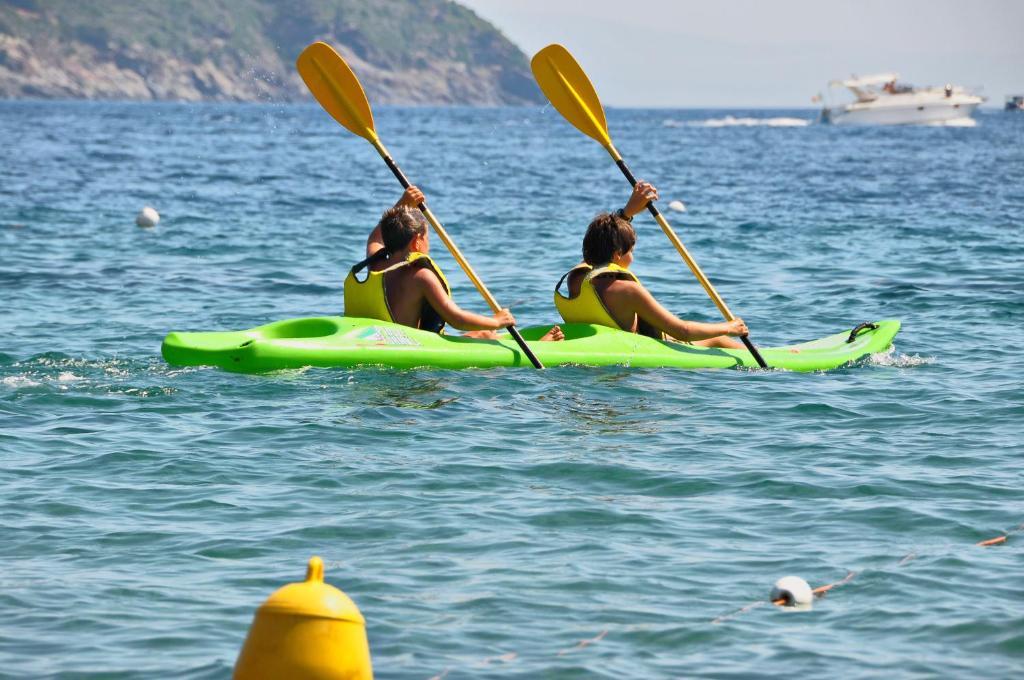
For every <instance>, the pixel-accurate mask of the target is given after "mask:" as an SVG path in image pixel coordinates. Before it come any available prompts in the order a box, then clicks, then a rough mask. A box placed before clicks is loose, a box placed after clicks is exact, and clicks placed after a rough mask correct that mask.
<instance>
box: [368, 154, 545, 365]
mask: <svg viewBox="0 0 1024 680" xmlns="http://www.w3.org/2000/svg"><path fill="white" fill-rule="evenodd" d="M370 143H371V144H373V148H375V149H376V150H377V153H379V154H380V157H381V158H383V159H384V162H385V163H386V164H387V166H388V169H389V170H391V174H393V175H394V176H395V178H396V179H398V181H399V183H401V185H402V187H403V188H404V189H408V188H409V187H410V186H412V183H411V182H410V181H409V178H408V177H406V176H405V173H404V172H402V169H401V168H399V167H398V163H395V159H394V158H392V157H391V154H390V153H388V150H387V149H386V148H384V145H383V144H382V143H381V142H380V140H379V139H372V140H370ZM417 207H418V208H419V209H420V212H422V213H423V215H424V217H426V218H427V221H428V222H430V226H432V227H433V228H434V231H435V232H436V233H437V235H438V237H439V238H440V239H441V241H442V242H443V243H444V244H445V246H446V247H447V248H448V250H449V251H450V252H451V254H452V257H454V258H455V261H456V262H458V263H459V266H460V267H462V270H463V271H464V272H466V276H468V277H469V280H470V281H472V282H473V285H474V286H476V289H477V290H478V291H480V295H482V296H483V298H484V300H485V301H486V302H487V305H488V306H489V307H490V308H491V311H492V312H494V313H498V312H500V311H501V306H500V305H499V304H498V301H497V300H495V299H494V296H493V295H491V291H489V290H487V286H485V285H484V282H483V281H481V280H480V277H478V276H477V275H476V272H475V271H473V267H471V266H470V265H469V262H467V261H466V258H464V257H463V256H462V253H461V252H460V251H459V249H458V247H457V246H456V245H455V243H453V242H452V240H451V239H450V238H449V237H448V232H446V231H445V230H444V227H442V226H441V223H440V222H439V221H438V219H437V218H436V217H434V213H432V212H431V211H430V208H428V207H427V204H426V203H420V204H419V206H417ZM508 332H509V334H510V335H511V336H512V337H513V339H515V341H516V344H518V345H519V348H520V349H521V350H523V354H525V355H526V357H527V358H528V359H529V360H530V363H531V364H533V366H534V368H544V365H543V364H542V363H540V359H538V358H537V355H536V354H534V353H533V350H531V349H530V346H529V345H527V344H526V340H524V339H523V336H522V335H520V333H519V330H518V329H516V327H515V326H509V327H508Z"/></svg>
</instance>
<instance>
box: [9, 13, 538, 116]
mask: <svg viewBox="0 0 1024 680" xmlns="http://www.w3.org/2000/svg"><path fill="white" fill-rule="evenodd" d="M314 40H325V41H327V42H329V43H331V44H332V45H334V46H335V47H337V48H338V49H339V51H340V52H341V53H342V54H343V55H344V56H345V57H346V58H348V59H350V61H351V63H352V66H353V68H355V69H356V70H357V72H358V73H359V75H360V77H361V78H362V79H363V80H364V82H365V84H366V85H367V89H368V90H370V91H371V93H372V94H373V95H374V97H375V99H376V100H378V101H382V102H391V103H438V104H443V103H466V104H510V103H511V104H519V103H533V102H537V101H539V100H540V93H539V91H538V90H537V88H536V87H535V86H534V84H533V81H532V79H531V78H530V76H529V68H528V64H527V60H526V57H525V55H524V54H523V53H522V52H521V51H520V50H519V49H518V48H517V47H516V46H515V45H513V44H512V43H511V42H510V41H509V40H508V39H506V38H505V37H504V36H503V35H502V34H501V33H500V32H498V31H497V30H496V29H495V28H494V27H493V26H491V25H490V24H488V23H487V22H485V21H483V20H482V19H480V18H479V17H477V16H476V15H475V14H474V13H473V12H472V11H470V10H469V9H466V8H465V7H462V6H460V5H458V4H455V3H454V2H451V1H449V0H289V1H288V2H278V1H276V0H134V1H133V0H0V97H87V98H129V99H187V100H194V99H203V98H208V99H228V100H231V99H235V100H256V99H295V98H298V97H300V96H303V97H304V96H305V94H304V91H303V88H302V85H301V81H300V80H299V79H298V76H297V75H296V74H295V69H294V62H295V58H296V57H297V56H298V54H299V52H300V51H301V50H302V48H303V47H305V46H306V45H307V44H308V43H310V42H312V41H314Z"/></svg>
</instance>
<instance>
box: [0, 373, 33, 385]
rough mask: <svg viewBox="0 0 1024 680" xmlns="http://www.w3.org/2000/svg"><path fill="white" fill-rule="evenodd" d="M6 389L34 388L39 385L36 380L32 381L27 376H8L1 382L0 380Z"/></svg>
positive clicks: (0, 381)
mask: <svg viewBox="0 0 1024 680" xmlns="http://www.w3.org/2000/svg"><path fill="white" fill-rule="evenodd" d="M0 383H3V384H4V385H6V386H7V387H35V386H36V385H39V384H40V383H39V381H38V380H32V379H31V378H29V377H28V376H27V375H9V376H7V377H6V378H4V379H3V380H0Z"/></svg>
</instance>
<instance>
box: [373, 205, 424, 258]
mask: <svg viewBox="0 0 1024 680" xmlns="http://www.w3.org/2000/svg"><path fill="white" fill-rule="evenodd" d="M377 224H378V226H379V227H380V235H381V238H382V239H383V240H384V250H386V251H388V253H397V252H398V251H399V250H401V249H402V248H404V247H406V246H407V245H409V242H410V241H412V240H413V239H414V238H416V237H417V236H421V235H423V234H424V233H425V232H426V231H427V220H426V219H425V218H424V217H423V213H421V212H420V211H419V210H417V209H416V208H409V207H407V206H404V205H396V206H394V207H393V208H388V209H387V210H385V211H384V214H383V215H381V217H380V222H378V223H377Z"/></svg>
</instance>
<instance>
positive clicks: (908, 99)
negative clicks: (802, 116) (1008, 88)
mask: <svg viewBox="0 0 1024 680" xmlns="http://www.w3.org/2000/svg"><path fill="white" fill-rule="evenodd" d="M898 80H899V74H896V73H880V74H878V75H874V76H864V77H860V78H858V77H856V76H854V77H853V78H849V79H847V80H833V81H832V82H831V83H829V86H830V87H837V86H840V87H845V88H847V89H848V90H850V92H852V93H853V95H854V96H855V97H856V98H857V101H855V102H853V103H850V104H842V105H839V106H829V107H826V108H825V109H823V110H822V112H821V120H822V122H825V123H833V124H835V125H928V124H932V125H941V124H943V123H947V122H950V121H959V120H964V119H970V117H971V116H972V115H973V114H974V109H976V108H978V106H979V105H980V104H981V103H982V102H984V101H985V98H984V97H981V96H979V95H976V94H973V93H971V92H968V91H967V90H965V89H964V88H962V87H959V86H953V85H946V86H945V87H921V88H919V87H912V86H910V85H905V84H903V83H899V82H897V81H898Z"/></svg>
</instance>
